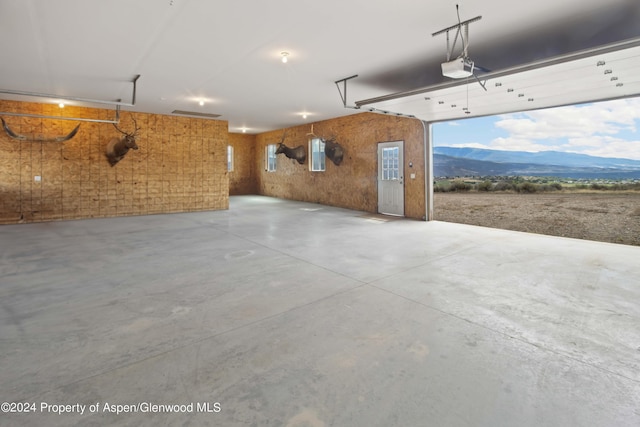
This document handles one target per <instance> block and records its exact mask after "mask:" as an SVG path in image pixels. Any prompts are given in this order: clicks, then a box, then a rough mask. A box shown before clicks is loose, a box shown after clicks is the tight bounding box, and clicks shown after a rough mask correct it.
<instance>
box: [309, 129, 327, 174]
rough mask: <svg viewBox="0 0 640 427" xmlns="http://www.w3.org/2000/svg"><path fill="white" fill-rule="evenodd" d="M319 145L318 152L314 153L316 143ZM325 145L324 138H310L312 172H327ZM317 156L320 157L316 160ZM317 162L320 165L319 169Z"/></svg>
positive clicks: (310, 165)
mask: <svg viewBox="0 0 640 427" xmlns="http://www.w3.org/2000/svg"><path fill="white" fill-rule="evenodd" d="M315 142H317V143H318V151H314V143H315ZM324 150H325V143H324V141H323V140H322V138H317V137H316V138H309V170H310V171H311V172H325V171H326V170H327V156H326V155H325V153H324ZM316 156H320V157H319V158H318V159H316ZM315 160H318V162H319V163H320V165H319V168H316V166H315V163H316V162H315Z"/></svg>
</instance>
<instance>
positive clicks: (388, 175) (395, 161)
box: [378, 141, 404, 216]
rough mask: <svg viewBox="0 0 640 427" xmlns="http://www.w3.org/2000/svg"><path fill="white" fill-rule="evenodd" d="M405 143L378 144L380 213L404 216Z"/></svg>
mask: <svg viewBox="0 0 640 427" xmlns="http://www.w3.org/2000/svg"><path fill="white" fill-rule="evenodd" d="M403 148H404V142H403V141H395V142H381V143H379V144H378V212H379V213H381V214H387V215H399V216H404V176H403V170H404V168H403V164H404V163H403V161H402V157H403V156H402V154H403V151H404V150H403Z"/></svg>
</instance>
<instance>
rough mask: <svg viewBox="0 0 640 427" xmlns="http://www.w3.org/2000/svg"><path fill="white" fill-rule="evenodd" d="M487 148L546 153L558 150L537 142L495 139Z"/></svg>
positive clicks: (511, 138)
mask: <svg viewBox="0 0 640 427" xmlns="http://www.w3.org/2000/svg"><path fill="white" fill-rule="evenodd" d="M488 148H491V149H493V150H506V151H530V152H538V151H548V150H558V151H559V150H560V148H561V147H560V146H556V145H546V144H541V143H540V142H539V141H536V140H532V139H525V138H514V137H508V138H502V137H500V138H495V139H493V140H492V141H491V143H490V145H489V147H488Z"/></svg>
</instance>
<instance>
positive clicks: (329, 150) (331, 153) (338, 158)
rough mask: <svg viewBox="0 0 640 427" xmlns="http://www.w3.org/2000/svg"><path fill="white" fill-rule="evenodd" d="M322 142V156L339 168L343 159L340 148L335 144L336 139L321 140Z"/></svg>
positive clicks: (333, 137) (342, 151) (342, 152)
mask: <svg viewBox="0 0 640 427" xmlns="http://www.w3.org/2000/svg"><path fill="white" fill-rule="evenodd" d="M322 141H323V142H324V154H325V155H326V156H327V157H328V158H329V159H330V160H331V161H332V162H333V164H334V165H336V166H340V163H342V158H343V157H344V150H343V149H342V146H341V145H340V144H338V143H337V142H336V137H335V136H332V137H331V138H329V139H322Z"/></svg>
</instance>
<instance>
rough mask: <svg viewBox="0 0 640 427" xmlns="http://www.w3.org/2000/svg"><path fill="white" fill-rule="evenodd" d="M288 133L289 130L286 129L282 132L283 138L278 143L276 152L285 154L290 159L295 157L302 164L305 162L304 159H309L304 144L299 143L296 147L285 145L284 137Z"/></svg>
mask: <svg viewBox="0 0 640 427" xmlns="http://www.w3.org/2000/svg"><path fill="white" fill-rule="evenodd" d="M286 135H287V131H284V133H283V134H282V140H281V141H280V142H279V143H278V148H277V149H276V154H284V155H285V156H287V158H289V159H294V160H296V161H297V162H298V163H300V164H301V165H303V164H304V161H305V160H306V159H307V152H306V151H305V149H304V147H303V146H302V145H298V146H297V147H296V148H289V147H287V146H286V145H284V138H285V137H286Z"/></svg>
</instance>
